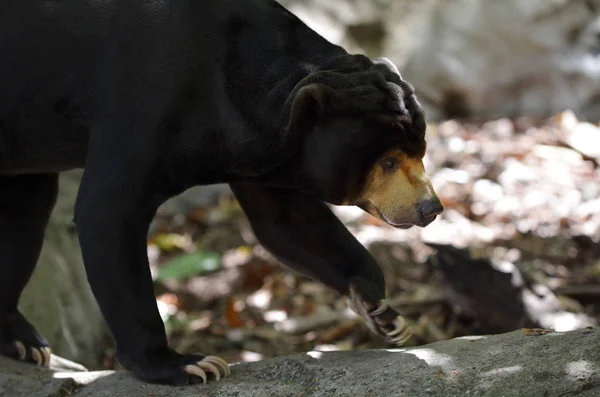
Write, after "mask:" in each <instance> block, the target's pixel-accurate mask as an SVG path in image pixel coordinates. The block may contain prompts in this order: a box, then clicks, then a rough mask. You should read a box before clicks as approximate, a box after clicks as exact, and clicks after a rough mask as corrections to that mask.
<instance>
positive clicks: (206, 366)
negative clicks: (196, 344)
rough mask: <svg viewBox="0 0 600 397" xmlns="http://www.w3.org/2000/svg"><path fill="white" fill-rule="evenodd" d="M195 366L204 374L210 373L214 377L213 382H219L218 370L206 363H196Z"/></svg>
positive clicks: (219, 374)
mask: <svg viewBox="0 0 600 397" xmlns="http://www.w3.org/2000/svg"><path fill="white" fill-rule="evenodd" d="M196 365H197V366H198V367H200V368H202V369H203V370H204V372H212V373H213V374H214V375H215V380H221V373H220V372H219V369H218V368H217V367H215V366H214V365H212V364H211V363H209V362H208V361H204V360H203V361H198V362H197V363H196Z"/></svg>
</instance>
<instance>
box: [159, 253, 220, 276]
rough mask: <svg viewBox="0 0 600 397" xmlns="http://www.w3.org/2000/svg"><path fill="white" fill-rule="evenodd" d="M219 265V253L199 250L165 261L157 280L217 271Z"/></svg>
mask: <svg viewBox="0 0 600 397" xmlns="http://www.w3.org/2000/svg"><path fill="white" fill-rule="evenodd" d="M219 267H221V256H220V255H219V254H218V253H216V252H207V251H201V250H198V251H196V252H192V253H189V254H183V255H180V256H177V257H176V258H173V259H171V260H170V261H167V262H166V263H164V264H163V265H162V266H161V267H160V269H159V271H158V274H157V275H156V281H165V280H184V279H187V278H190V277H191V276H196V275H199V274H202V273H207V272H212V271H215V270H217V269H219Z"/></svg>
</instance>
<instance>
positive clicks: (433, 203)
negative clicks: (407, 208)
mask: <svg viewBox="0 0 600 397" xmlns="http://www.w3.org/2000/svg"><path fill="white" fill-rule="evenodd" d="M417 210H418V212H419V220H420V221H421V225H422V226H426V225H428V224H430V223H431V222H433V221H434V220H435V217H436V216H437V215H439V214H441V213H442V212H443V211H444V207H443V206H442V203H441V201H440V199H439V198H437V197H433V198H431V199H428V200H424V201H422V202H420V203H419V204H418V206H417Z"/></svg>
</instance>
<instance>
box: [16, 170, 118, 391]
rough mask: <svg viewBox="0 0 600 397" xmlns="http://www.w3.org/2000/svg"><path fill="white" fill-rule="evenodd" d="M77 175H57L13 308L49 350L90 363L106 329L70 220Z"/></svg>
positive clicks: (96, 360)
mask: <svg viewBox="0 0 600 397" xmlns="http://www.w3.org/2000/svg"><path fill="white" fill-rule="evenodd" d="M81 174H82V172H81V171H70V172H66V173H64V174H62V175H61V179H60V191H59V197H58V201H57V203H56V206H55V208H54V211H53V213H52V216H51V219H50V223H49V225H48V228H47V229H46V235H45V240H44V247H43V249H42V253H41V255H40V259H39V261H38V265H37V267H36V270H35V272H34V273H33V276H32V278H31V280H30V281H29V284H28V285H27V287H26V288H25V291H24V292H23V295H22V296H21V300H20V302H19V306H20V309H21V310H22V312H23V313H24V314H25V316H26V317H27V318H28V319H29V321H31V322H32V324H34V325H35V327H36V328H37V329H38V331H39V332H40V333H41V334H42V335H43V336H44V337H45V338H46V339H47V340H48V342H50V345H51V346H52V351H53V352H55V353H57V354H59V355H61V356H63V357H65V358H68V359H70V360H75V361H78V362H81V363H83V364H84V365H86V366H96V365H99V364H100V362H99V357H100V354H101V352H102V349H103V347H104V344H105V338H106V337H107V336H108V330H107V328H106V326H105V325H104V321H103V319H102V317H101V315H100V310H99V309H98V305H97V304H96V301H95V299H94V297H93V295H92V291H91V289H90V287H89V285H88V282H87V277H86V274H85V269H84V267H83V260H82V258H81V250H80V248H79V242H78V239H77V233H76V231H75V227H74V223H73V205H74V204H75V198H76V196H77V190H78V187H79V181H80V178H81ZM8 395H10V394H7V396H8Z"/></svg>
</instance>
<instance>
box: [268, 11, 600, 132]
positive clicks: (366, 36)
mask: <svg viewBox="0 0 600 397" xmlns="http://www.w3.org/2000/svg"><path fill="white" fill-rule="evenodd" d="M279 1H280V2H281V3H282V4H283V5H285V6H287V7H288V8H289V9H290V10H291V11H292V12H294V13H295V14H296V15H298V17H300V19H302V20H303V21H304V22H305V23H307V24H308V25H309V26H310V27H312V28H313V29H314V30H316V31H317V32H318V33H320V34H322V35H323V36H325V37H326V38H327V39H328V40H330V41H332V42H334V43H336V44H340V45H343V46H344V47H346V48H347V49H348V50H349V51H350V52H363V53H366V54H367V55H369V56H379V55H384V56H387V57H389V58H390V59H391V60H392V61H394V62H395V63H396V64H397V65H398V67H399V68H400V70H401V72H402V74H403V76H404V77H405V78H406V79H407V80H408V81H410V82H411V83H412V84H413V85H414V86H415V88H416V91H417V94H418V95H419V98H420V100H421V102H422V103H423V105H424V106H425V107H426V110H427V116H428V119H430V120H441V119H445V118H453V117H463V116H481V117H484V118H497V117H505V116H508V117H510V116H516V115H523V114H526V115H539V116H544V117H546V116H550V115H552V114H555V113H558V112H560V111H563V110H565V109H571V110H573V111H574V112H575V113H576V114H577V115H578V116H579V117H581V118H585V119H588V120H590V121H593V122H595V121H598V120H600V1H599V0H552V1H548V0H529V1H521V0H506V1H501V2H500V1H496V0H454V1H445V0H419V1H414V0H339V1H335V2H332V1H329V2H327V1H321V0H279Z"/></svg>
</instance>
